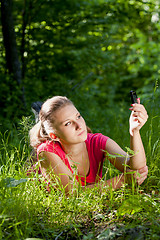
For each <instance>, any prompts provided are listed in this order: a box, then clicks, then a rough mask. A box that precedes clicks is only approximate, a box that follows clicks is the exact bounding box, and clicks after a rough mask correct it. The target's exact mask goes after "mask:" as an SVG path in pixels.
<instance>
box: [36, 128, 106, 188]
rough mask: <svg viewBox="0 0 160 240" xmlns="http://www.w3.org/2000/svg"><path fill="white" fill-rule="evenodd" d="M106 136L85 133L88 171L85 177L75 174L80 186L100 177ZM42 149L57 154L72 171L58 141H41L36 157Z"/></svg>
mask: <svg viewBox="0 0 160 240" xmlns="http://www.w3.org/2000/svg"><path fill="white" fill-rule="evenodd" d="M108 138H109V137H106V136H104V135H102V134H101V133H95V134H92V133H88V134H87V139H86V141H85V143H86V147H87V151H88V156H89V162H90V169H89V173H88V174H87V176H85V177H81V176H76V178H77V180H78V181H79V182H80V183H81V184H82V186H84V185H86V184H91V183H95V182H98V181H99V180H100V179H101V178H102V167H103V161H104V158H105V152H104V150H105V146H106V142H107V140H108ZM43 151H47V152H52V153H54V154H57V155H58V156H59V157H60V158H61V159H62V161H63V162H64V163H65V165H66V166H67V167H68V168H69V169H70V171H71V172H72V173H73V170H72V168H71V166H70V163H69V161H68V159H67V156H66V153H65V152H64V150H63V148H62V146H61V144H60V143H59V142H53V141H45V142H43V143H41V144H40V145H39V146H38V148H37V158H38V155H39V153H41V152H43Z"/></svg>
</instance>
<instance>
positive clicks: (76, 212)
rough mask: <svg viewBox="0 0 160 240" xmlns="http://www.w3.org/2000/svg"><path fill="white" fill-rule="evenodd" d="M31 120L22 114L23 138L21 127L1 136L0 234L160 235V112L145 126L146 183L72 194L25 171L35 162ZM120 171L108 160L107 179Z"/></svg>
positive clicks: (9, 236)
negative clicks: (30, 159)
mask: <svg viewBox="0 0 160 240" xmlns="http://www.w3.org/2000/svg"><path fill="white" fill-rule="evenodd" d="M152 110H153V109H152ZM28 122H30V120H28V119H23V126H24V129H25V131H24V130H23V129H22V131H21V133H23V134H24V135H23V137H22V135H21V136H19V134H20V131H18V132H17V135H16V136H15V139H14V137H13V135H12V134H11V133H8V132H6V133H5V134H4V135H1V143H0V150H1V153H0V164H1V165H0V239H5V240H6V239H33V238H36V239H159V238H160V193H159V190H160V177H159V176H160V143H159V141H160V140H159V130H160V129H159V128H160V124H159V112H156V114H155V113H153V112H151V114H150V119H149V121H148V123H147V126H146V127H145V130H144V131H142V138H143V142H144V145H145V149H146V155H147V161H148V167H149V174H148V179H147V180H146V181H145V183H143V185H142V186H139V187H138V186H136V185H135V184H134V185H133V184H131V185H130V186H128V185H123V187H122V188H121V189H119V190H116V191H113V190H112V188H110V187H106V186H105V185H104V186H103V184H102V187H101V190H100V188H99V187H95V188H92V189H89V188H87V189H82V188H77V190H75V191H74V193H73V194H70V195H69V196H66V195H65V193H64V191H63V189H61V191H56V190H55V189H54V187H52V186H51V188H50V192H48V191H47V190H46V184H45V182H44V181H43V177H42V176H39V175H38V174H37V173H33V174H31V175H29V176H27V175H26V172H27V169H28V168H29V167H30V165H31V164H30V163H29V161H27V158H29V153H30V149H29V144H28V135H27V132H28V128H29V127H30V125H29V124H28ZM27 124H28V125H27ZM121 126H122V128H121V133H119V136H117V137H118V138H119V137H120V135H121V134H123V135H125V134H126V133H125V130H123V129H125V123H124V122H121ZM117 134H118V131H117ZM155 135H156V136H155ZM18 139H20V140H19V143H18V144H17V142H18ZM117 174H118V171H117V170H116V169H115V168H113V166H112V165H111V164H110V163H109V162H108V161H106V162H105V166H104V176H103V180H102V183H103V181H105V179H106V178H110V177H113V176H115V175H117ZM39 180H40V181H39Z"/></svg>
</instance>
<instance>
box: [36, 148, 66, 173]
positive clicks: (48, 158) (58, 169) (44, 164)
mask: <svg viewBox="0 0 160 240" xmlns="http://www.w3.org/2000/svg"><path fill="white" fill-rule="evenodd" d="M39 161H40V165H41V168H42V169H52V170H53V171H54V172H55V173H56V174H60V173H61V174H62V173H64V174H68V175H71V171H70V170H69V168H68V167H67V166H66V165H65V163H64V162H63V160H62V159H61V158H60V157H59V156H58V155H57V154H55V153H52V152H46V151H44V152H41V153H40V154H39Z"/></svg>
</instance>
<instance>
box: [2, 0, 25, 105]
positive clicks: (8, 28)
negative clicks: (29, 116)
mask: <svg viewBox="0 0 160 240" xmlns="http://www.w3.org/2000/svg"><path fill="white" fill-rule="evenodd" d="M1 21H2V32H3V41H4V46H5V53H6V65H7V69H8V71H9V74H11V75H12V76H13V78H14V79H15V80H16V81H17V84H18V85H19V87H20V89H21V92H22V95H21V98H22V101H23V104H24V106H26V102H25V96H24V88H23V86H22V71H21V64H20V61H19V59H18V51H17V44H16V34H15V31H14V21H13V17H12V0H1Z"/></svg>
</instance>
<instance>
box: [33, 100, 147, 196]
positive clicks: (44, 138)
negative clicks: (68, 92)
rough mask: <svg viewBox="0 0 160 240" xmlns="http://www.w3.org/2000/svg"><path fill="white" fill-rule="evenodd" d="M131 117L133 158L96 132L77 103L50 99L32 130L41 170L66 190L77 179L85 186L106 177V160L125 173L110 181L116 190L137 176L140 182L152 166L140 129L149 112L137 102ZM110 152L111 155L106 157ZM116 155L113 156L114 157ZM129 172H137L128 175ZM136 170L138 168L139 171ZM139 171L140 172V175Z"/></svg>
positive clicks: (46, 176) (44, 105)
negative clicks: (56, 180) (104, 172)
mask: <svg viewBox="0 0 160 240" xmlns="http://www.w3.org/2000/svg"><path fill="white" fill-rule="evenodd" d="M130 110H131V111H132V113H131V117H130V133H131V143H130V148H131V149H132V150H133V151H134V152H135V155H134V156H132V157H129V156H127V153H126V152H125V151H123V150H122V149H121V147H120V146H119V145H118V144H117V143H116V142H115V141H113V140H112V139H110V138H109V137H107V136H104V135H102V134H101V133H95V134H92V133H91V132H90V130H89V128H88V127H87V126H86V123H85V120H84V119H83V117H82V116H81V115H80V113H79V111H78V110H77V109H76V107H75V106H74V104H73V103H72V102H71V101H70V100H69V99H68V98H66V97H62V96H55V97H52V98H50V99H48V100H47V101H46V102H45V103H44V104H43V105H42V108H41V110H40V113H39V122H38V123H37V124H36V125H35V126H34V127H33V128H32V129H31V131H30V144H31V146H32V147H33V148H34V149H36V151H37V158H38V161H39V164H40V168H41V172H42V174H43V175H44V176H45V178H46V179H48V181H49V182H50V183H51V182H55V176H57V178H56V179H58V181H60V182H61V184H62V186H63V187H64V188H65V191H66V192H69V191H70V190H71V189H72V187H73V184H74V183H73V180H74V178H75V174H74V173H75V169H76V171H77V173H76V181H77V182H79V183H80V184H81V185H82V187H83V186H85V187H94V185H95V184H99V186H100V180H101V178H102V167H103V162H104V160H105V159H106V160H109V161H110V162H111V163H112V164H113V165H114V166H115V167H116V168H117V169H118V170H120V171H121V172H122V174H121V175H119V176H117V177H114V178H112V179H109V180H107V181H106V185H111V186H112V187H113V188H114V189H117V188H120V187H121V186H122V184H124V181H125V182H128V181H129V175H130V176H131V175H133V177H134V178H135V180H136V181H137V183H138V184H142V183H143V181H144V180H145V179H146V177H147V173H148V168H147V166H146V157H145V151H144V148H143V144H142V141H141V137H140V132H139V130H140V129H141V127H142V126H143V125H144V124H145V122H146V121H147V118H148V115H147V112H146V110H145V108H144V106H143V105H141V104H140V100H139V99H138V104H133V105H132V107H131V108H130ZM106 152H108V153H109V154H110V155H109V156H110V157H108V155H107V156H106ZM111 155H113V157H112V156H111ZM126 164H127V165H129V166H130V168H127V171H133V170H134V172H135V173H134V174H127V175H126V176H128V177H127V178H126V177H125V176H124V169H125V166H126ZM135 170H136V171H135ZM136 172H138V173H139V174H136Z"/></svg>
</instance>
